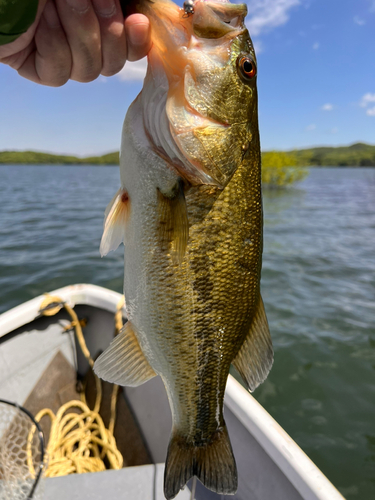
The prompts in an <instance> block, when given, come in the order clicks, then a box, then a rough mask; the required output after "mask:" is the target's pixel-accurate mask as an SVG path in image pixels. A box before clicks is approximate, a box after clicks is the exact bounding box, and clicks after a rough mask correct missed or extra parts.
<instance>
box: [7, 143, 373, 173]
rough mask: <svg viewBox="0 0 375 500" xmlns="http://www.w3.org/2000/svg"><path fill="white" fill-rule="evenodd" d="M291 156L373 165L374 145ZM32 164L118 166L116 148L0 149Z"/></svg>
mask: <svg viewBox="0 0 375 500" xmlns="http://www.w3.org/2000/svg"><path fill="white" fill-rule="evenodd" d="M288 154H291V155H294V156H295V158H296V163H297V165H299V166H307V167H308V166H318V167H319V166H334V167H375V146H371V145H369V144H363V143H360V142H359V143H357V144H352V145H351V146H344V147H336V148H333V147H319V148H310V149H297V150H294V151H290V152H289V153H288ZM1 163H2V164H31V165H118V164H119V153H118V152H117V151H115V152H113V153H108V154H105V155H103V156H90V157H87V158H78V157H77V156H64V155H54V154H50V153H40V152H37V151H0V164H1Z"/></svg>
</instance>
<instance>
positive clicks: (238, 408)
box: [0, 284, 343, 500]
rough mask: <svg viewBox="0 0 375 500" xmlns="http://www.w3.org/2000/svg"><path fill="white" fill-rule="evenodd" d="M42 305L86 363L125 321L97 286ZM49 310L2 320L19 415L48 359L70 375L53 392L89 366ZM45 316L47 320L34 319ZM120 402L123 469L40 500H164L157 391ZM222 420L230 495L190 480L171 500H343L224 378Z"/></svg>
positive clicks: (110, 295)
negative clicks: (78, 330) (231, 465)
mask: <svg viewBox="0 0 375 500" xmlns="http://www.w3.org/2000/svg"><path fill="white" fill-rule="evenodd" d="M50 296H52V297H54V298H55V299H53V300H55V302H56V301H57V300H58V299H56V297H57V298H59V300H61V303H64V304H67V305H69V306H70V307H71V308H74V312H75V314H76V315H77V317H78V318H79V320H80V323H82V324H84V325H85V326H84V328H82V330H83V334H84V339H85V343H86V345H87V348H88V350H89V351H90V353H91V354H92V355H93V356H96V355H98V354H99V353H100V352H102V351H104V350H105V349H106V347H107V346H108V345H109V343H110V341H111V339H112V338H113V335H114V329H115V323H114V317H115V314H116V312H117V314H120V316H121V319H122V321H126V312H125V308H124V306H123V302H122V300H123V298H122V296H121V294H119V293H117V292H114V291H111V290H108V289H105V288H102V287H99V286H96V285H91V284H76V285H71V286H67V287H64V288H60V289H58V290H54V291H52V292H50ZM53 300H52V303H50V307H49V308H48V307H45V308H43V304H45V301H46V296H45V295H43V296H39V297H36V298H34V299H32V300H30V301H28V302H25V303H24V304H21V305H19V306H17V307H15V308H13V309H11V310H9V311H7V312H5V313H3V314H1V315H0V399H2V400H7V401H12V402H13V403H16V404H17V405H21V406H22V405H26V403H27V401H28V400H30V394H35V393H36V396H37V397H40V395H41V393H42V392H43V391H44V389H46V390H47V386H48V385H50V384H52V381H53V378H54V377H53V376H51V375H48V379H46V378H44V379H43V374H45V373H46V370H47V369H51V366H52V367H53V366H54V364H55V365H57V364H58V361H56V359H59V360H60V361H59V362H61V363H67V365H66V366H68V367H70V368H69V369H68V368H67V367H66V366H65V365H64V366H65V368H64V369H63V371H60V372H59V373H60V374H59V375H58V377H55V378H56V379H58V382H59V383H60V382H61V381H62V379H63V377H64V376H65V375H66V374H67V373H68V372H69V370H73V372H74V373H76V372H77V373H78V378H79V380H80V379H82V378H84V377H85V374H86V373H87V370H88V369H89V363H88V361H87V359H86V358H85V356H84V355H83V354H82V353H81V352H80V350H79V347H78V346H77V343H76V340H75V339H74V335H72V333H71V330H72V320H71V318H70V317H69V316H68V315H67V313H66V310H65V309H64V308H61V305H60V307H57V309H56V311H51V308H52V309H53V307H54V303H53ZM55 305H56V304H55ZM46 310H49V313H50V315H44V314H42V312H45V311H46ZM41 311H42V312H41ZM56 369H57V368H56ZM56 373H57V372H56ZM44 376H45V375H44ZM41 377H42V378H41ZM43 380H44V382H43ZM46 380H47V383H46ZM41 381H42V382H43V385H41ZM61 383H62V382H61ZM38 384H39V385H38ZM35 388H37V390H36V389H35ZM119 398H120V399H121V400H122V401H125V402H126V408H127V409H128V410H129V415H131V417H132V419H133V422H134V423H135V424H134V425H133V424H132V425H133V427H134V426H135V428H136V431H134V428H132V429H130V430H129V431H128V429H127V428H124V429H123V432H124V433H125V435H126V434H127V433H129V434H130V437H129V436H127V437H126V436H125V438H126V439H127V441H126V439H125V441H126V443H127V445H126V451H125V454H126V457H125V458H126V460H125V462H126V465H127V466H126V467H123V468H121V469H119V470H105V471H101V472H91V473H85V474H70V475H65V476H61V477H52V478H48V477H47V478H46V479H45V480H44V481H43V485H44V486H43V487H44V493H43V498H44V499H46V500H49V499H53V500H67V499H69V500H75V499H77V500H78V499H82V498H90V500H102V499H103V500H104V499H107V498H111V499H117V498H119V499H120V498H124V499H125V498H126V499H129V500H151V499H153V500H163V499H164V495H163V473H164V461H165V458H166V452H167V445H168V441H169V434H170V430H171V423H172V420H171V413H170V409H169V404H168V399H167V396H166V393H165V389H164V386H163V383H162V381H161V379H160V377H155V378H153V379H152V380H150V381H148V382H147V383H145V384H143V385H141V386H139V387H136V388H131V387H125V388H123V390H122V391H121V392H120V395H119ZM34 399H35V398H34ZM31 406H32V405H31ZM29 407H30V404H29ZM29 409H30V408H29ZM128 410H127V411H128ZM224 415H225V420H226V423H227V427H228V431H229V435H230V440H231V443H232V447H233V452H234V455H235V458H236V462H237V467H238V478H239V479H238V491H237V493H236V494H235V495H234V496H225V495H218V494H215V493H213V492H211V491H209V490H207V489H206V488H204V487H203V485H201V484H200V483H199V482H197V484H196V486H195V485H194V482H193V481H192V480H191V481H190V482H189V483H188V485H187V487H186V488H185V489H184V490H182V491H181V492H180V493H179V494H178V495H177V497H176V498H177V499H178V500H189V499H191V498H193V497H194V498H195V499H196V500H215V499H216V500H222V499H224V498H226V499H233V500H301V499H303V500H343V497H342V495H341V494H340V493H339V491H338V490H337V489H336V488H335V487H334V486H333V485H332V483H331V482H330V481H329V480H328V479H327V478H326V477H325V476H324V474H323V473H322V472H321V471H320V470H319V468H318V467H317V466H316V465H315V464H314V463H313V462H312V461H311V460H310V459H309V458H308V456H307V455H306V454H305V453H304V452H303V451H302V450H301V449H300V448H299V446H298V445H297V444H296V443H295V442H294V441H293V439H292V438H291V437H290V436H289V435H288V434H287V433H286V432H285V431H284V430H283V429H282V427H281V426H280V425H279V424H278V423H277V422H276V421H275V420H274V419H273V418H272V417H271V416H270V415H269V414H268V413H267V411H266V410H265V409H264V408H263V407H262V406H261V405H260V404H259V403H258V402H257V401H256V399H255V398H254V397H253V396H252V395H251V394H250V393H249V392H248V391H247V390H246V389H245V388H244V387H243V386H242V385H241V384H240V383H239V382H238V381H237V380H235V379H234V378H233V377H232V376H231V375H229V377H228V382H227V387H226V393H225V400H224ZM129 418H130V417H129ZM123 427H124V426H123ZM134 432H136V433H138V434H135V433H134ZM136 442H142V443H143V444H142V446H143V447H144V448H143V451H141V453H140V454H139V456H138V458H134V456H135V455H136V453H135V454H134V453H133V452H132V451H131V450H130V448H131V445H132V444H134V443H136ZM0 446H1V436H0ZM132 453H133V455H132ZM142 453H143V455H142ZM129 456H131V457H133V458H130V459H129ZM0 466H1V464H0ZM0 469H1V467H0ZM0 472H1V470H0ZM0 483H1V474H0ZM191 490H193V491H191ZM0 498H1V487H0Z"/></svg>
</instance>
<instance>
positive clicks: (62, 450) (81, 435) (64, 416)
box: [27, 295, 124, 477]
mask: <svg viewBox="0 0 375 500" xmlns="http://www.w3.org/2000/svg"><path fill="white" fill-rule="evenodd" d="M123 306H124V301H123V300H121V301H120V302H119V304H118V306H117V312H116V315H115V323H116V334H117V333H118V332H119V331H120V330H121V328H122V308H123ZM61 307H64V308H65V309H66V311H67V312H68V314H69V315H70V317H71V318H72V323H71V325H70V327H73V328H74V330H75V333H76V336H77V340H78V343H79V345H80V347H81V350H82V352H83V354H84V355H85V357H86V359H87V361H88V362H89V365H90V367H91V368H93V366H94V361H93V359H92V358H91V355H90V352H89V350H88V349H87V346H86V342H85V339H84V336H83V333H82V328H81V324H80V322H79V320H78V317H77V315H76V313H75V311H74V310H73V309H72V308H71V307H70V306H69V305H67V304H65V303H63V301H62V300H61V299H60V298H59V297H51V296H49V295H47V297H46V299H45V300H44V301H43V303H42V304H41V311H42V313H43V314H45V315H48V316H52V315H54V314H57V312H58V311H59V310H60V309H61ZM94 377H95V383H96V391H97V392H96V401H95V406H94V409H93V410H90V408H89V407H88V406H87V404H86V401H85V397H84V393H83V394H82V396H81V397H82V399H83V401H76V400H73V401H69V402H68V403H66V404H64V405H63V406H61V408H60V409H59V410H58V412H57V413H56V415H55V414H54V413H53V412H52V410H50V409H49V408H45V409H43V410H41V411H40V412H39V413H38V414H37V415H36V417H35V420H37V421H38V422H39V421H40V420H41V419H42V418H43V417H45V416H48V417H49V418H50V419H51V431H50V437H49V441H48V445H47V456H48V466H47V469H46V471H45V475H46V476H47V477H57V476H65V475H68V474H81V473H84V472H99V471H102V470H105V469H106V466H105V464H104V460H105V459H107V461H108V463H109V466H110V468H111V469H121V467H122V466H123V457H122V455H121V453H120V452H119V450H118V449H117V446H116V440H115V437H114V436H113V430H114V427H115V418H116V402H117V395H118V386H116V385H114V386H113V389H112V396H111V417H110V422H109V425H108V429H106V427H105V425H104V423H103V420H102V418H101V416H100V415H99V410H100V404H101V400H102V385H101V381H100V379H99V378H98V377H97V376H96V375H95V374H94ZM73 408H75V409H76V410H77V409H78V410H79V412H78V413H77V412H69V410H71V409H73ZM34 432H35V428H34V429H33V430H32V431H30V434H29V437H28V445H27V446H28V464H29V468H30V470H31V472H32V473H34V468H33V465H32V459H31V442H32V439H33V434H34Z"/></svg>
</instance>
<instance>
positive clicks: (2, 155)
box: [0, 151, 119, 165]
mask: <svg viewBox="0 0 375 500" xmlns="http://www.w3.org/2000/svg"><path fill="white" fill-rule="evenodd" d="M1 163H2V164H8V165H13V164H24V165H118V164H119V153H118V151H115V152H113V153H108V154H106V155H103V156H89V157H87V158H78V157H77V156H65V155H54V154H50V153H40V152H38V151H0V164H1Z"/></svg>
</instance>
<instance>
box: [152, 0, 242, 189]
mask: <svg viewBox="0 0 375 500" xmlns="http://www.w3.org/2000/svg"><path fill="white" fill-rule="evenodd" d="M143 6H144V10H143V12H144V13H145V14H146V15H147V16H148V17H149V19H150V24H151V30H152V39H153V47H152V49H151V51H150V53H149V57H148V61H149V65H148V76H146V80H145V86H144V89H143V91H142V93H143V94H144V97H145V98H148V99H149V101H152V106H150V105H149V104H148V105H147V106H145V107H144V113H145V114H146V115H147V116H145V119H144V124H145V130H146V135H147V137H148V139H149V142H150V144H151V146H152V147H153V149H154V150H155V151H156V152H157V154H159V156H161V157H163V159H165V160H166V161H167V162H168V164H169V165H170V166H171V168H173V169H174V170H175V171H177V172H178V174H179V175H181V176H182V177H183V178H184V179H185V180H186V181H187V182H189V183H190V184H192V185H198V184H210V185H214V186H217V187H219V188H223V187H224V186H225V184H226V180H227V179H226V178H225V176H223V175H222V173H221V172H220V168H219V167H218V166H217V165H216V162H215V157H214V155H213V154H212V153H210V152H209V151H207V149H206V147H205V144H204V137H206V136H208V135H210V134H211V136H213V135H214V134H218V135H220V134H224V133H225V131H226V130H228V128H230V126H231V124H230V123H229V122H228V121H227V120H226V119H225V118H224V119H223V118H222V117H220V116H211V113H210V112H207V110H202V109H199V108H200V107H199V105H195V103H196V98H195V96H194V97H192V96H191V95H190V93H189V92H190V90H191V89H193V87H198V86H199V78H200V76H201V75H202V73H205V72H207V71H208V72H209V71H210V68H207V60H208V59H207V58H205V57H203V55H204V54H205V53H206V52H207V51H208V52H209V53H210V54H212V55H211V56H210V59H209V60H210V61H211V64H212V69H215V67H216V66H217V65H219V66H220V65H221V66H225V65H226V64H228V61H229V59H230V53H231V51H230V46H231V43H232V41H233V39H234V38H235V37H237V36H238V35H240V34H241V33H243V32H244V31H245V30H246V28H245V26H244V17H245V15H246V13H247V7H246V5H236V4H230V3H224V2H219V1H218V2H212V1H207V2H206V1H204V0H196V2H195V3H194V5H193V9H194V13H193V14H192V15H188V16H187V15H186V13H185V11H184V9H182V8H180V7H178V6H177V5H175V4H174V3H173V2H171V1H169V0H158V1H155V2H153V3H151V2H144V4H143ZM146 87H148V89H147V92H148V95H146V93H147V92H146ZM192 91H193V92H196V93H197V92H198V91H194V89H193V90H192ZM146 108H147V109H148V111H145V109H146ZM163 108H164V109H163ZM202 138H203V140H202Z"/></svg>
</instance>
